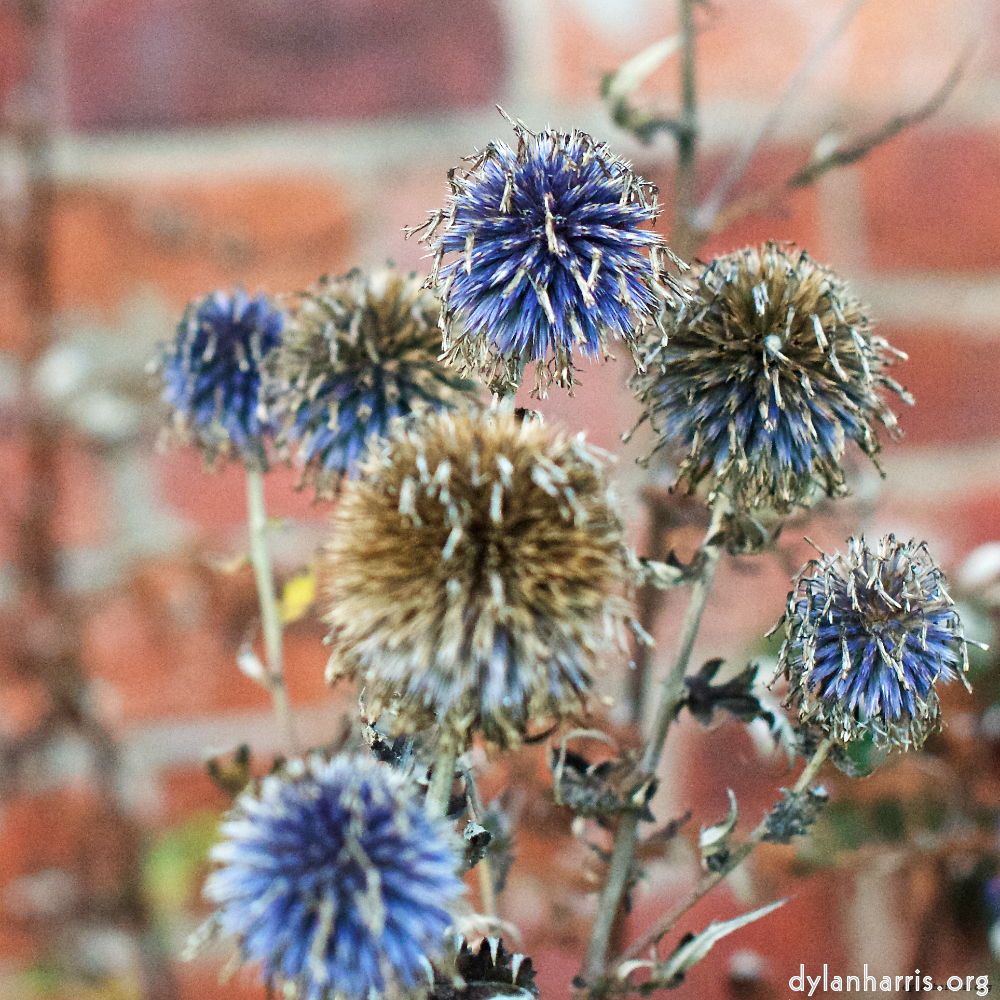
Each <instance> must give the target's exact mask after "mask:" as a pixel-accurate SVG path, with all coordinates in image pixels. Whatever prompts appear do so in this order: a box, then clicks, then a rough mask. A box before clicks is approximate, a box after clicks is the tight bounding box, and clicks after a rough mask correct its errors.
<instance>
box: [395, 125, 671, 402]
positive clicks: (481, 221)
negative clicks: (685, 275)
mask: <svg viewBox="0 0 1000 1000" xmlns="http://www.w3.org/2000/svg"><path fill="white" fill-rule="evenodd" d="M514 130H515V132H516V133H517V149H516V150H513V149H511V148H510V147H509V146H507V145H505V144H504V143H502V142H492V143H490V144H489V145H488V146H487V147H486V149H485V150H484V151H483V152H482V153H479V154H477V155H476V156H474V157H471V158H470V165H469V166H468V167H465V168H459V169H457V170H455V171H453V172H452V173H451V175H450V180H451V195H450V197H449V199H448V203H447V205H446V207H445V208H444V209H441V210H439V211H437V212H435V213H433V214H432V215H431V217H430V219H429V220H428V222H427V223H425V224H424V226H421V227H417V228H416V229H414V230H412V231H414V232H415V231H417V230H418V229H423V228H425V227H426V230H427V231H426V233H425V235H424V236H423V239H424V240H425V241H426V242H427V243H428V244H429V246H430V248H431V250H432V251H433V253H434V258H435V264H434V271H433V274H432V277H431V282H432V285H433V287H434V288H435V290H436V291H437V293H438V295H439V296H440V298H441V300H442V303H443V309H442V314H441V328H442V330H443V331H444V352H445V357H446V358H448V359H449V360H452V361H454V362H455V363H456V364H458V365H459V366H460V367H461V368H462V369H463V370H467V371H475V372H479V373H483V374H486V375H487V376H488V377H489V379H490V382H491V384H492V385H493V387H494V388H498V389H509V388H511V387H514V386H516V385H517V384H518V383H519V382H520V377H521V370H522V369H523V367H524V365H526V364H527V363H528V362H530V361H534V362H536V363H537V364H536V378H535V388H536V391H537V392H540V393H543V394H544V391H545V389H546V387H547V385H548V384H549V383H550V382H553V381H554V382H555V383H556V384H557V385H560V386H565V387H568V388H572V386H573V384H574V381H575V380H574V377H573V352H574V350H575V349H579V351H580V353H581V354H582V355H584V356H585V357H588V358H594V357H608V356H609V355H608V350H607V341H608V339H609V337H610V338H612V339H620V340H624V341H625V342H626V343H628V344H629V345H630V346H631V345H632V344H633V342H634V340H635V337H636V335H637V334H638V333H639V332H641V330H642V329H643V328H644V327H645V325H646V324H647V322H648V321H649V319H650V317H651V315H652V314H653V312H654V311H655V310H656V309H657V308H658V306H659V304H660V300H659V299H658V298H657V296H656V294H655V291H654V289H655V287H656V286H657V285H659V284H660V281H661V279H662V278H663V275H662V273H661V263H662V262H661V254H662V253H664V252H666V248H665V247H664V245H663V241H662V239H661V238H660V237H659V236H658V235H657V234H656V233H654V232H652V231H651V230H649V229H648V228H643V227H644V225H645V224H646V223H649V222H651V221H652V220H654V219H655V218H656V215H657V206H656V189H655V188H654V187H653V186H652V185H650V184H647V183H646V182H645V181H643V180H642V179H641V178H639V177H636V176H635V174H633V173H632V171H631V169H630V167H629V164H627V163H625V162H624V161H622V160H619V159H618V158H617V157H615V156H614V155H613V154H612V153H611V151H610V150H609V149H608V147H607V146H605V145H604V144H603V143H596V142H594V140H593V139H592V138H591V137H590V136H589V135H586V134H585V133H583V132H577V131H573V132H571V133H569V134H566V133H562V132H557V131H555V130H552V129H549V130H546V131H544V132H539V133H537V134H536V133H533V132H530V131H528V129H526V128H525V127H524V126H523V125H522V124H521V123H520V122H518V123H516V124H514ZM446 258H447V260H446ZM661 288H662V291H663V293H664V294H665V295H667V296H671V295H672V294H673V293H672V292H671V291H670V290H669V289H667V288H665V287H663V286H661Z"/></svg>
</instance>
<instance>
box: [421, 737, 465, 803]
mask: <svg viewBox="0 0 1000 1000" xmlns="http://www.w3.org/2000/svg"><path fill="white" fill-rule="evenodd" d="M457 759H458V748H457V746H456V743H455V740H454V739H453V738H452V737H451V736H447V735H444V734H442V736H441V744H440V746H439V747H438V755H437V759H436V760H435V762H434V773H433V774H432V775H431V783H430V785H429V786H428V787H427V798H426V800H425V801H424V811H425V812H426V813H427V815H428V816H431V817H435V816H447V815H448V802H449V801H450V799H451V786H452V782H453V781H454V780H455V761H456V760H457Z"/></svg>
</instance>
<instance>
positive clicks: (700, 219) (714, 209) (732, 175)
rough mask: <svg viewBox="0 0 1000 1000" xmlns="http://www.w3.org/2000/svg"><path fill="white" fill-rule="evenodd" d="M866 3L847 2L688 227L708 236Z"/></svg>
mask: <svg viewBox="0 0 1000 1000" xmlns="http://www.w3.org/2000/svg"><path fill="white" fill-rule="evenodd" d="M865 3H867V0H848V2H847V3H846V4H844V6H843V7H842V8H841V10H840V13H839V14H838V15H837V18H836V20H835V21H834V22H833V24H832V25H830V28H829V30H827V31H826V32H825V33H824V34H823V37H822V38H820V39H819V41H817V42H816V44H815V45H814V46H813V47H812V49H811V50H810V51H809V54H808V55H807V56H806V58H805V59H804V60H803V62H802V64H801V65H800V66H799V68H798V69H797V70H796V71H795V72H794V73H793V74H792V76H791V78H790V79H789V81H788V83H786V84H785V87H784V89H783V90H782V92H781V95H780V96H779V97H778V100H777V101H775V103H774V107H772V108H771V111H770V112H769V114H768V116H767V117H766V118H765V119H764V121H763V122H761V124H760V127H759V128H758V129H757V131H756V132H754V133H753V134H752V135H751V136H750V137H749V138H748V139H747V141H746V142H745V143H744V145H743V146H742V147H741V148H740V149H739V150H738V151H737V153H736V154H735V155H734V156H733V158H732V159H731V160H730V161H729V163H727V164H726V169H725V170H723V172H722V175H721V176H720V177H719V179H718V180H717V181H716V182H715V186H714V187H713V188H712V190H711V192H710V193H709V195H708V197H707V198H706V199H705V200H704V201H703V202H702V203H701V205H699V206H698V208H697V209H696V210H695V211H694V212H693V213H692V216H691V225H692V226H693V227H694V228H695V229H696V230H699V231H701V232H708V231H710V230H711V229H712V224H713V222H714V221H715V217H716V215H718V213H719V212H720V210H721V209H722V207H723V206H724V205H725V204H726V199H727V198H728V197H729V193H730V192H731V191H732V189H733V187H734V186H735V185H736V184H738V183H739V181H740V178H741V177H743V175H744V174H745V173H746V169H747V167H748V166H749V165H750V161H751V160H752V159H753V156H754V154H755V153H756V152H757V150H758V149H759V148H760V147H761V145H762V144H763V143H764V141H765V140H766V139H767V138H769V137H770V135H771V134H772V133H773V132H774V129H775V128H776V127H777V124H778V122H779V121H780V120H781V118H782V117H783V115H784V114H785V112H786V111H787V110H788V107H789V105H790V104H791V103H792V102H793V101H794V100H795V98H796V97H797V96H798V94H799V92H800V91H801V89H802V88H803V87H804V86H805V84H806V83H808V81H809V80H810V79H811V78H812V77H813V76H814V75H815V73H816V71H817V70H818V69H819V67H820V65H821V63H822V62H823V59H824V57H825V56H826V55H827V53H828V52H829V51H830V49H832V48H833V46H834V45H835V44H836V43H837V41H838V40H839V39H840V37H841V35H843V33H844V32H845V31H846V30H847V26H848V25H849V24H850V23H851V21H852V20H853V19H854V16H855V15H856V14H857V13H858V11H859V10H861V8H862V7H863V6H864V5H865Z"/></svg>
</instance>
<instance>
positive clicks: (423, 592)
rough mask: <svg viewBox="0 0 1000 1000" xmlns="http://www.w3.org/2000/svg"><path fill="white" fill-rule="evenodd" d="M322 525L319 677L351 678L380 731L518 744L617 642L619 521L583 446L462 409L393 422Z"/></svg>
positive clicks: (565, 701)
mask: <svg viewBox="0 0 1000 1000" xmlns="http://www.w3.org/2000/svg"><path fill="white" fill-rule="evenodd" d="M332 527H333V531H332V533H331V538H330V541H329V542H328V544H327V546H326V551H325V557H326V559H325V561H326V570H327V572H326V574H325V575H326V577H327V579H328V581H329V582H328V586H327V612H326V615H325V620H326V621H327V622H328V623H329V624H330V626H331V632H330V647H331V656H330V664H329V669H328V677H329V679H330V680H337V679H339V678H342V677H357V678H358V679H360V680H361V681H362V682H363V683H364V686H365V705H366V708H367V709H368V710H369V711H370V712H371V713H372V714H373V715H378V714H380V713H382V712H383V711H386V712H387V713H389V714H391V716H392V720H391V727H392V731H393V733H394V734H399V733H404V732H417V731H420V730H423V729H427V728H429V727H430V726H432V725H433V724H435V723H438V724H440V725H441V726H442V727H443V729H444V730H445V731H446V732H448V733H449V734H453V736H454V738H455V739H457V740H458V741H459V742H461V743H466V742H468V741H469V740H470V739H471V737H472V735H473V734H474V733H476V732H482V733H483V734H484V735H485V736H486V738H487V739H490V740H492V741H494V742H496V743H498V744H500V745H513V744H516V743H517V742H518V741H519V739H520V738H521V737H522V736H523V735H524V733H525V731H526V729H527V727H528V726H529V723H531V722H533V721H535V722H549V721H551V720H552V719H553V718H560V717H567V716H570V717H571V716H572V715H573V714H575V713H577V712H579V711H580V710H581V708H582V707H583V705H584V704H585V700H586V694H587V692H588V690H589V688H590V686H591V684H592V677H591V672H592V669H593V666H594V663H595V661H596V660H597V658H598V656H599V654H600V653H601V652H603V651H604V650H606V649H608V648H609V647H611V646H613V645H614V644H615V643H618V644H619V645H620V646H622V647H624V646H625V629H624V625H625V623H627V622H629V621H630V618H629V605H628V603H627V602H626V600H625V599H624V597H623V595H622V591H623V590H624V589H625V587H626V586H627V585H628V583H629V582H630V576H629V573H630V571H629V569H628V564H627V554H626V551H625V548H624V525H623V524H622V521H621V518H620V517H619V515H618V512H617V507H616V504H615V502H614V499H613V496H612V495H611V493H610V490H609V486H608V482H607V479H606V477H605V474H604V470H603V467H602V463H601V459H600V457H599V455H598V454H597V453H596V452H595V451H594V450H592V449H591V448H589V447H588V446H587V444H586V442H585V441H584V440H583V439H582V437H576V438H570V437H567V436H565V435H564V434H561V433H559V432H553V431H552V430H550V429H549V428H547V427H545V426H543V425H542V424H541V422H540V421H538V420H530V419H528V420H524V421H523V422H521V421H520V420H519V419H518V418H517V416H516V415H515V414H514V413H508V412H504V411H501V410H477V409H475V408H472V407H461V408H459V409H457V410H456V411H454V412H448V411H439V412H426V413H423V414H420V415H418V416H416V417H414V418H412V419H410V420H408V421H399V422H398V423H397V424H396V425H394V426H393V427H392V428H391V430H390V433H389V435H388V437H387V438H385V439H384V440H381V441H379V442H378V443H377V444H376V445H374V446H373V447H372V448H371V450H370V451H369V455H368V458H367V459H366V461H365V463H364V464H363V466H362V469H361V476H360V477H359V478H358V479H357V480H353V481H351V482H348V483H346V484H345V486H344V489H343V492H342V494H341V499H340V502H339V504H338V507H337V510H336V512H335V513H334V518H333V525H332Z"/></svg>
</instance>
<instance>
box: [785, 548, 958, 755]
mask: <svg viewBox="0 0 1000 1000" xmlns="http://www.w3.org/2000/svg"><path fill="white" fill-rule="evenodd" d="M785 632H786V638H785V642H784V644H783V645H782V647H781V653H780V654H779V659H778V670H779V672H782V673H784V675H785V676H786V677H787V678H788V682H789V692H788V704H789V705H791V706H793V707H795V708H796V709H798V713H799V718H800V720H801V721H802V722H804V723H806V724H809V725H816V726H818V727H819V728H820V729H821V730H823V731H824V732H825V734H826V735H827V736H830V737H833V738H834V739H835V740H837V741H838V742H839V743H848V742H850V741H851V740H856V739H861V738H863V737H865V736H867V735H869V734H871V735H872V736H873V737H874V739H875V742H876V743H878V744H881V745H893V746H899V747H903V748H906V747H909V746H910V745H911V744H912V745H914V746H916V747H919V746H920V745H921V744H922V743H923V742H924V739H925V738H926V736H927V735H928V733H930V732H932V731H933V730H934V729H936V728H938V726H939V724H940V706H939V703H938V697H937V694H936V693H935V690H934V685H935V684H936V683H937V682H938V681H952V680H955V679H956V678H961V679H962V681H963V682H965V675H966V673H967V671H968V655H967V650H966V640H965V637H964V633H963V630H962V623H961V621H960V620H959V617H958V612H957V611H956V610H955V607H954V605H953V603H952V601H951V598H950V597H949V596H948V592H947V590H946V589H945V582H944V576H943V574H942V573H941V571H940V570H939V569H938V568H937V567H936V566H935V565H934V562H933V561H932V560H931V557H930V556H929V555H928V553H927V549H926V547H925V546H924V545H923V544H922V543H921V544H919V545H918V544H917V543H915V542H912V541H911V542H906V543H903V542H897V541H896V539H895V537H894V536H892V535H888V536H886V537H885V538H883V539H882V540H881V541H880V542H879V543H878V545H876V546H874V547H872V546H869V545H868V543H867V542H866V541H865V540H864V539H863V538H861V539H857V538H852V539H850V541H849V542H848V550H847V554H846V555H841V554H839V553H837V554H834V555H827V554H826V553H823V554H822V555H821V557H820V558H819V559H813V560H812V561H811V562H809V563H808V564H807V565H806V566H805V568H804V569H803V570H802V571H801V572H800V573H799V575H798V577H796V579H795V585H794V589H793V590H792V592H791V593H790V594H789V595H788V607H787V609H786V611H785Z"/></svg>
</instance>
